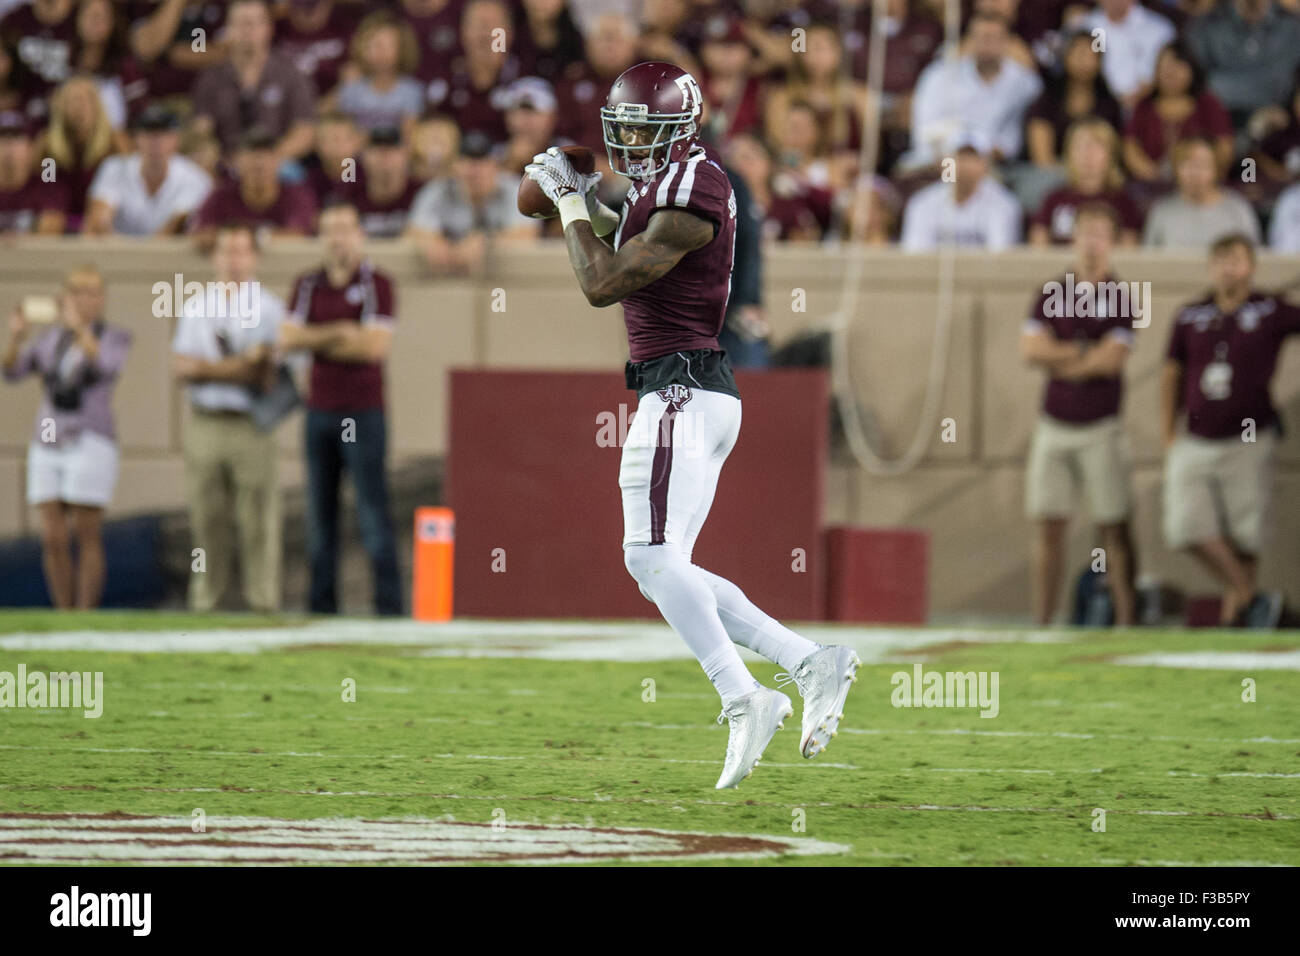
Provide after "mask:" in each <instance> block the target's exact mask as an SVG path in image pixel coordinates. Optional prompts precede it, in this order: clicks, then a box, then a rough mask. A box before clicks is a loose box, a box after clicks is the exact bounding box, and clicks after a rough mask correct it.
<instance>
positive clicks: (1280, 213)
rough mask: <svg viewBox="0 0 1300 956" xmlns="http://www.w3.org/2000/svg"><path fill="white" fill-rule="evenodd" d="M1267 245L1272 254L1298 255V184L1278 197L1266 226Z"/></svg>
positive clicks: (1299, 197)
mask: <svg viewBox="0 0 1300 956" xmlns="http://www.w3.org/2000/svg"><path fill="white" fill-rule="evenodd" d="M1268 244H1269V247H1270V248H1271V249H1273V251H1274V252H1291V253H1300V183H1296V184H1295V185H1294V186H1292V187H1290V188H1289V189H1287V190H1286V191H1285V192H1284V193H1282V195H1281V196H1279V197H1278V200H1277V204H1276V205H1275V206H1274V207H1273V216H1272V218H1271V219H1270V220H1269V224H1268Z"/></svg>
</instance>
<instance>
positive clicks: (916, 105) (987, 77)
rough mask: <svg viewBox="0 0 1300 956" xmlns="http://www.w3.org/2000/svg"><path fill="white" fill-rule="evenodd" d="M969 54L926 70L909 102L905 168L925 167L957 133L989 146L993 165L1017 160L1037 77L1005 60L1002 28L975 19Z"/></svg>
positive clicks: (997, 21) (991, 19) (984, 17)
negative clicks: (973, 135)
mask: <svg viewBox="0 0 1300 956" xmlns="http://www.w3.org/2000/svg"><path fill="white" fill-rule="evenodd" d="M968 36H969V40H970V44H969V45H970V53H969V54H967V55H964V56H962V57H961V58H960V59H956V60H946V59H937V60H935V61H934V62H933V63H931V64H930V65H929V66H928V67H926V69H925V72H924V73H922V74H921V79H920V82H919V83H918V84H917V87H916V93H915V95H914V96H913V99H912V151H911V153H909V155H908V156H907V157H905V158H904V160H903V161H904V163H906V164H907V165H908V166H930V165H934V164H937V163H938V162H939V160H940V159H941V158H942V146H943V144H944V143H945V142H948V141H950V140H951V139H952V137H953V136H954V135H955V134H957V133H959V132H960V131H961V130H963V129H966V130H973V131H975V132H976V133H977V134H979V135H980V136H981V137H983V138H984V139H986V140H988V141H989V142H990V143H991V144H992V152H991V153H990V158H991V159H992V160H994V161H995V162H1000V161H1002V160H1007V159H1016V158H1017V157H1019V155H1020V153H1021V151H1022V149H1023V146H1024V139H1023V129H1024V117H1025V112H1026V110H1028V108H1029V106H1030V105H1031V104H1032V103H1033V102H1034V101H1035V100H1037V99H1038V97H1039V95H1040V94H1041V93H1042V91H1043V83H1042V81H1041V80H1040V79H1039V78H1038V74H1037V73H1036V72H1034V71H1033V70H1031V69H1028V68H1027V67H1025V66H1023V65H1021V64H1019V63H1017V62H1015V61H1014V60H1012V59H1010V58H1009V57H1008V56H1007V52H1006V50H1007V25H1006V22H1005V21H1003V20H1002V18H1001V17H997V16H994V15H993V14H987V13H977V14H975V16H974V17H972V18H971V21H970V26H969V27H968Z"/></svg>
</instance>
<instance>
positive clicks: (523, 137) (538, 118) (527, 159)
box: [494, 76, 567, 176]
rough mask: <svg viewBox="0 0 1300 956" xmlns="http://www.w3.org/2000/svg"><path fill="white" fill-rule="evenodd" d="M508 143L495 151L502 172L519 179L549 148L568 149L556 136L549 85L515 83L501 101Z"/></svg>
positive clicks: (542, 82) (536, 79)
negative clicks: (526, 168) (534, 158)
mask: <svg viewBox="0 0 1300 956" xmlns="http://www.w3.org/2000/svg"><path fill="white" fill-rule="evenodd" d="M503 104H504V106H505V110H506V132H507V134H508V135H509V137H510V138H509V139H508V140H506V142H504V143H502V144H500V145H499V146H498V147H497V149H496V150H495V151H494V153H495V155H496V157H497V160H498V162H499V163H500V164H501V168H502V169H504V170H505V171H506V172H508V173H511V174H513V175H516V176H522V175H523V173H524V167H525V166H527V165H528V164H529V163H531V162H532V161H533V157H534V156H536V155H537V154H538V153H540V152H543V151H545V150H546V149H549V148H550V147H551V146H563V145H567V141H565V140H564V139H562V138H557V137H556V136H555V123H556V106H557V104H556V102H555V93H554V92H552V90H551V84H549V83H547V82H546V81H545V80H543V79H541V78H540V77H536V76H526V77H524V78H523V79H519V80H515V81H514V82H513V83H511V84H510V86H509V87H508V88H507V89H506V92H505V96H504V97H503Z"/></svg>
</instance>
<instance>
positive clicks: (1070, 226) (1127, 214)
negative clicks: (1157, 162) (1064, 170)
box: [1030, 186, 1142, 245]
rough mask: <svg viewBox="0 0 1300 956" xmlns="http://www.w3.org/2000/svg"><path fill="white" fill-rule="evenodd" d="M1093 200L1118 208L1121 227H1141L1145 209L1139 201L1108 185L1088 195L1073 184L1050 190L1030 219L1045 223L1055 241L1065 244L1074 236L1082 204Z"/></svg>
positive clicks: (1138, 229) (1130, 228)
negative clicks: (1103, 190) (1077, 216)
mask: <svg viewBox="0 0 1300 956" xmlns="http://www.w3.org/2000/svg"><path fill="white" fill-rule="evenodd" d="M1093 202H1096V203H1103V204H1105V205H1107V206H1109V207H1110V208H1111V209H1113V210H1115V215H1117V216H1119V227H1120V228H1121V229H1127V230H1132V231H1133V232H1141V231H1142V213H1141V212H1140V211H1139V210H1138V207H1137V203H1135V202H1133V200H1132V199H1129V197H1128V196H1127V195H1126V194H1125V193H1123V192H1121V191H1120V190H1118V189H1108V190H1107V191H1106V192H1103V193H1098V194H1097V195H1095V196H1089V195H1088V194H1087V193H1082V192H1079V190H1077V189H1075V188H1074V187H1073V186H1062V187H1061V188H1060V189H1057V190H1055V191H1054V192H1051V193H1048V195H1047V198H1046V199H1044V200H1043V204H1042V205H1041V206H1039V207H1038V212H1036V213H1034V216H1033V219H1031V220H1030V221H1031V222H1032V223H1034V225H1036V226H1046V227H1047V231H1048V232H1049V233H1051V237H1052V242H1053V243H1055V244H1056V245H1065V244H1067V243H1069V242H1071V241H1073V239H1074V217H1075V216H1076V215H1077V214H1078V212H1079V207H1080V206H1084V205H1087V204H1088V203H1093Z"/></svg>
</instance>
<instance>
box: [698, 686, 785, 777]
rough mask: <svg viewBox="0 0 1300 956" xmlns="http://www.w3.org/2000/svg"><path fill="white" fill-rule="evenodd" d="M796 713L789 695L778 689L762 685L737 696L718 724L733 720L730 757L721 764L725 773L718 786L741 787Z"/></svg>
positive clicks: (725, 709) (728, 754) (728, 748)
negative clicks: (768, 747)
mask: <svg viewBox="0 0 1300 956" xmlns="http://www.w3.org/2000/svg"><path fill="white" fill-rule="evenodd" d="M793 715H794V708H793V707H792V706H791V705H790V698H789V697H786V696H785V694H783V693H781V692H780V691H779V690H770V689H769V688H767V687H760V688H758V689H757V690H755V691H751V692H750V693H748V694H746V695H745V696H744V697H737V698H736V699H735V700H733V701H732V702H731V703H730V704H728V705H727V706H726V707H724V708H722V713H721V714H719V715H718V723H722V721H723V720H724V719H726V720H728V721H730V723H731V731H730V736H729V737H728V738H727V759H726V761H725V762H724V763H723V765H722V776H721V777H719V778H718V783H717V786H716V789H718V790H725V789H727V788H728V787H739V786H740V781H742V780H744V779H745V778H746V777H748V776H749V775H750V774H751V773H753V772H754V767H755V766H757V765H758V758H759V757H761V756H763V751H764V750H765V749H767V745H768V742H769V741H771V739H772V737H773V735H774V734H776V732H777V731H778V730H780V729H781V728H782V727H784V726H785V723H784V721H785V719H786V718H787V717H791V716H793Z"/></svg>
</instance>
